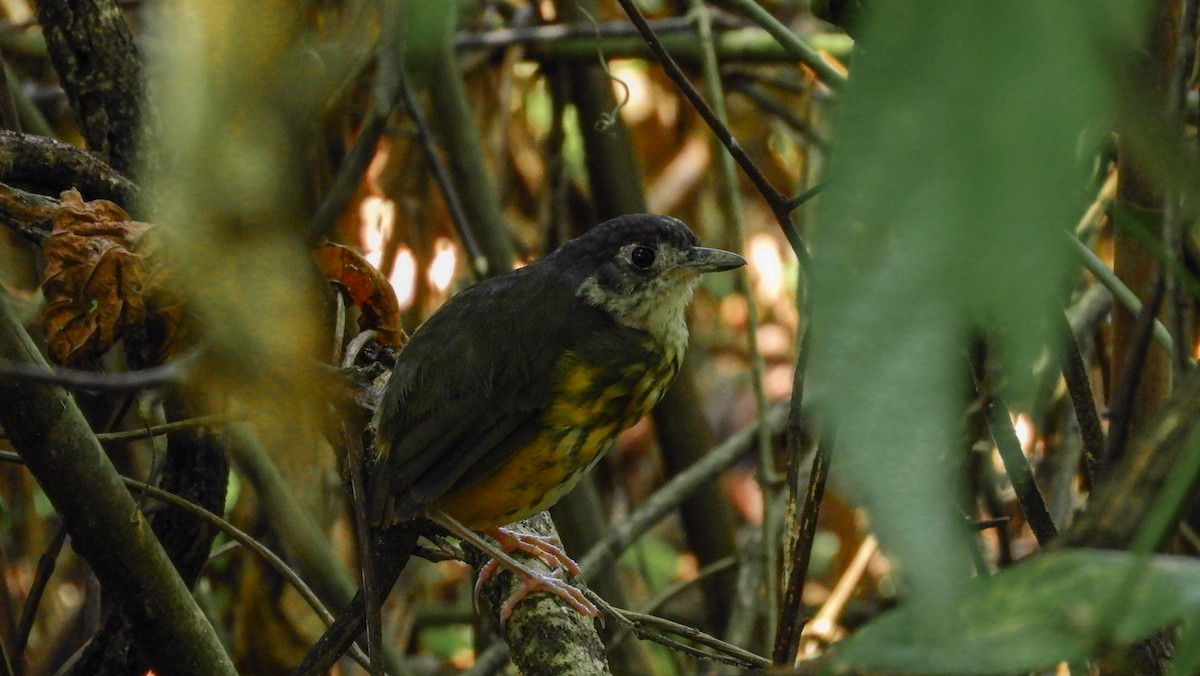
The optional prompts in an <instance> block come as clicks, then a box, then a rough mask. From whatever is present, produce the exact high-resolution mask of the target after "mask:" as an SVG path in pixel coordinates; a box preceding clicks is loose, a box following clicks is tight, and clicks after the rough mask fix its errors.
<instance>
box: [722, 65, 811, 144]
mask: <svg viewBox="0 0 1200 676" xmlns="http://www.w3.org/2000/svg"><path fill="white" fill-rule="evenodd" d="M729 88H730V89H732V90H733V91H735V92H737V93H739V94H741V95H742V96H745V97H746V98H747V99H749V100H750V101H751V102H752V103H753V104H754V105H756V106H758V107H759V109H761V110H762V111H763V112H765V113H767V114H770V115H773V116H775V117H776V118H778V119H779V120H780V121H781V122H783V123H784V124H786V125H787V126H789V127H791V128H792V130H793V131H795V132H796V133H798V134H799V135H800V136H803V137H804V138H805V139H807V140H808V142H809V143H811V144H812V145H814V146H816V148H817V149H818V150H820V151H822V152H828V151H829V142H828V141H826V140H825V139H824V138H823V137H822V136H821V135H820V134H818V133H817V131H816V130H815V129H813V127H812V125H811V124H809V123H808V122H807V121H805V120H804V119H802V118H801V117H800V116H799V115H796V114H795V113H794V112H792V109H791V108H789V107H788V106H787V105H785V104H783V103H781V102H779V101H777V100H775V99H774V98H773V97H772V96H771V95H770V94H767V93H766V92H765V91H763V90H762V89H760V88H758V87H756V86H754V84H753V83H751V82H750V81H749V80H747V79H745V78H739V79H735V80H733V81H732V82H730V83H729Z"/></svg>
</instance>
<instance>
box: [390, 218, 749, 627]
mask: <svg viewBox="0 0 1200 676" xmlns="http://www.w3.org/2000/svg"><path fill="white" fill-rule="evenodd" d="M745 264H746V261H745V260H744V259H743V258H742V257H741V256H739V255H738V254H735V253H732V252H729V251H725V250H722V249H713V248H706V247H702V246H700V245H699V243H698V241H697V238H696V235H695V234H694V233H693V232H692V230H691V229H690V228H689V227H688V226H687V225H686V224H685V223H684V222H683V221H681V220H679V219H677V218H674V217H671V216H665V215H655V214H633V215H625V216H619V217H616V218H613V219H610V220H608V221H605V222H604V223H601V224H599V225H597V226H596V227H594V228H592V229H590V230H588V231H587V232H586V233H584V234H583V235H581V236H579V237H577V238H575V239H572V240H570V241H568V242H566V243H564V244H563V245H562V246H560V247H559V248H558V249H556V250H555V251H553V252H552V253H551V254H549V255H548V256H546V257H544V258H543V259H541V260H539V261H536V262H534V263H531V264H529V265H527V266H525V267H522V268H519V269H516V270H513V271H511V272H507V273H505V274H501V275H498V276H496V277H492V278H490V279H486V280H484V281H481V282H479V283H477V284H475V285H473V286H471V287H469V288H467V289H466V290H464V291H462V292H460V293H458V294H456V295H454V296H453V297H451V298H450V299H449V300H448V301H447V302H446V303H445V304H443V305H442V307H441V308H440V309H438V310H437V311H436V312H435V313H434V314H433V315H431V316H430V317H429V318H428V319H427V320H426V321H425V322H424V324H422V325H421V326H420V327H418V328H417V330H416V331H415V332H414V333H413V335H412V337H411V338H410V340H409V342H408V343H407V344H406V345H405V346H404V348H403V350H402V351H401V352H400V354H399V355H398V357H397V361H396V365H395V367H394V369H393V371H392V374H391V376H390V379H389V381H388V384H387V386H386V389H385V391H384V394H383V396H382V398H381V400H380V402H379V405H378V407H377V409H376V413H375V417H374V423H375V427H376V428H377V433H376V449H377V451H376V455H375V457H374V461H373V463H372V465H371V467H370V469H369V470H368V478H367V509H368V514H369V516H370V519H371V522H372V523H373V524H374V525H376V526H378V527H386V526H389V525H392V524H396V523H400V522H404V521H406V520H411V519H414V518H417V517H421V516H424V517H427V518H429V519H431V520H433V521H435V522H437V523H439V524H441V525H443V526H445V527H446V528H447V529H448V530H450V531H451V532H452V533H454V534H456V535H459V536H460V537H462V538H464V539H466V540H468V541H470V542H471V543H472V544H477V545H478V544H479V542H480V540H482V539H481V538H478V536H477V535H476V532H484V533H487V534H488V535H490V536H492V537H493V538H495V539H496V540H497V541H498V542H500V543H501V551H499V552H497V551H495V550H494V549H493V550H488V553H489V554H491V555H492V556H493V557H496V558H498V559H500V561H499V562H498V563H503V564H504V565H506V566H508V567H512V566H513V565H517V566H518V567H520V564H515V561H513V560H512V559H511V558H510V557H509V558H506V557H505V556H504V555H506V554H507V553H508V552H509V551H512V550H514V549H522V550H525V551H528V552H530V553H533V554H535V555H537V556H539V557H541V558H542V559H544V560H546V561H547V562H548V563H550V564H551V566H552V567H554V568H559V569H563V570H566V571H567V572H569V573H570V574H571V575H573V576H577V575H578V573H579V571H578V567H577V566H575V564H574V562H573V561H571V560H570V558H569V557H567V556H566V554H565V553H563V552H562V550H561V547H559V546H558V545H557V543H554V542H548V541H545V540H542V539H538V538H536V537H534V536H528V535H518V534H516V533H514V532H512V531H509V530H508V529H506V528H504V527H505V526H508V525H510V524H512V523H514V522H517V521H520V520H522V519H525V518H528V517H530V516H532V515H533V514H536V513H538V512H540V511H542V510H545V509H547V508H549V507H550V506H551V505H553V504H554V503H555V502H557V501H558V500H559V499H560V498H561V497H562V496H563V495H565V494H566V493H567V492H568V491H569V490H570V489H571V488H572V487H573V486H574V485H575V484H576V483H577V482H578V481H579V480H580V479H581V478H582V477H583V476H584V475H585V474H586V472H587V471H588V469H590V468H591V467H593V466H594V465H595V464H596V463H597V462H598V461H599V459H600V458H601V457H603V456H604V454H605V453H607V452H608V451H609V449H611V448H612V447H613V445H614V444H615V443H616V440H617V437H618V436H619V435H620V433H621V432H622V431H624V430H626V429H628V428H629V427H631V426H633V425H634V423H636V422H637V421H638V420H640V419H641V418H642V417H644V416H645V415H647V414H648V413H649V412H650V410H651V409H652V408H653V407H654V405H655V404H656V403H658V401H659V399H661V398H662V396H663V394H664V393H665V392H666V390H667V387H668V386H669V385H670V383H671V381H672V379H673V378H674V377H675V374H676V373H677V372H678V371H679V367H680V364H681V363H682V361H683V357H684V352H685V350H686V348H687V343H688V327H687V321H686V316H685V313H686V308H687V306H688V303H689V302H690V300H691V298H692V294H693V291H694V289H695V288H696V286H697V284H698V283H699V281H700V279H701V276H702V275H703V274H704V273H708V272H717V271H723V270H732V269H734V268H738V267H741V266H743V265H745ZM484 542H485V543H486V541H484ZM495 565H496V562H494V563H492V564H489V567H490V568H489V567H485V570H484V571H482V572H481V574H480V576H479V578H480V582H482V580H483V579H485V577H486V574H487V573H490V572H491V570H494V566H495ZM515 572H517V573H518V574H519V575H520V576H521V577H522V578H523V579H524V580H526V583H525V584H524V585H523V587H522V588H521V590H520V591H518V592H517V594H516V595H514V597H513V598H510V600H509V601H508V602H506V603H505V605H504V609H503V611H502V613H501V618H502V619H504V618H506V617H507V614H508V612H510V611H511V609H512V607H513V604H515V602H516V601H517V600H519V598H521V597H523V596H524V595H526V594H528V593H532V592H533V591H548V592H550V593H554V594H557V595H559V596H560V597H562V598H564V599H565V600H567V602H568V603H570V604H571V605H572V606H574V607H575V608H576V609H577V610H579V611H580V612H582V613H585V614H589V615H595V614H596V610H595V607H594V606H593V605H592V604H591V602H590V601H588V600H587V599H586V598H585V597H583V595H582V594H581V593H580V592H579V590H578V589H576V588H575V587H573V586H571V585H569V584H567V583H566V582H565V581H563V579H561V578H558V577H554V576H545V575H540V574H537V573H534V572H532V571H530V570H528V569H527V568H525V569H524V570H516V571H515ZM476 593H477V594H478V586H477V587H476Z"/></svg>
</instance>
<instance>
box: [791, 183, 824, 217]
mask: <svg viewBox="0 0 1200 676" xmlns="http://www.w3.org/2000/svg"><path fill="white" fill-rule="evenodd" d="M825 186H826V184H825V183H818V184H816V185H814V186H813V187H811V188H809V189H808V190H805V191H804V192H802V193H800V194H799V195H796V196H795V197H793V198H791V199H790V200H788V201H787V207H788V210H789V211H795V210H796V209H799V208H800V207H802V206H804V204H806V203H807V202H808V201H809V200H810V199H812V198H814V197H816V196H817V195H820V194H821V191H823V190H825Z"/></svg>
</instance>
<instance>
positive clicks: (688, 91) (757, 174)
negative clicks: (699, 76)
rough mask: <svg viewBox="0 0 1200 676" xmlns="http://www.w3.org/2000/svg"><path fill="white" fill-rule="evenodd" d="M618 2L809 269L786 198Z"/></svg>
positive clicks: (626, 3) (633, 9)
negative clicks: (765, 203) (757, 193)
mask: <svg viewBox="0 0 1200 676" xmlns="http://www.w3.org/2000/svg"><path fill="white" fill-rule="evenodd" d="M617 2H618V3H619V4H620V5H621V9H623V10H625V13H626V14H627V15H629V20H630V21H632V22H633V25H634V26H637V29H638V32H639V33H641V34H642V39H643V40H645V41H646V46H648V47H649V48H650V51H651V52H652V53H653V54H654V58H655V59H657V60H658V62H659V64H661V65H662V67H663V70H665V71H666V73H667V76H668V77H670V78H671V80H672V81H673V82H674V83H675V86H677V87H679V90H680V92H682V93H683V95H684V97H685V98H687V100H688V102H689V103H691V104H692V107H693V108H695V109H696V112H697V113H699V114H700V117H701V119H703V120H704V123H705V124H707V125H708V128H709V129H711V130H712V132H713V134H715V135H716V136H717V139H719V140H720V141H721V145H723V146H725V149H726V150H727V151H729V154H730V155H733V159H734V160H735V161H736V162H737V163H738V166H739V167H741V168H742V171H743V172H745V174H746V176H747V177H748V178H749V179H750V182H751V183H753V184H754V187H755V188H756V189H757V190H758V192H759V194H761V195H762V197H763V199H764V200H766V202H767V205H768V206H769V207H770V208H771V213H773V214H774V215H775V220H776V221H778V223H779V227H780V228H781V229H782V230H783V234H784V235H785V236H786V237H787V240H788V243H789V244H790V245H791V247H792V251H793V252H795V254H796V258H797V259H798V260H799V261H800V265H801V267H802V268H804V270H806V271H807V270H810V269H812V266H811V265H810V259H809V254H808V247H807V245H805V243H804V239H803V238H802V237H801V236H800V233H799V232H797V231H796V228H795V226H794V225H793V224H792V218H791V210H790V209H789V208H788V199H787V198H786V197H784V196H783V194H782V193H780V192H779V191H778V190H776V189H775V186H773V185H771V182H770V181H769V180H767V177H766V175H765V174H763V172H762V170H761V169H759V168H758V165H756V164H755V163H754V160H753V159H751V158H750V154H749V153H747V152H746V149H745V148H743V147H742V145H741V143H739V142H738V140H737V139H736V138H734V136H733V133H732V132H730V131H729V127H727V126H725V125H724V124H723V123H722V122H721V119H720V118H719V117H718V116H717V114H716V112H715V111H713V109H712V107H711V106H709V105H708V102H707V101H705V100H704V97H703V96H701V95H700V92H698V91H696V88H695V87H694V86H692V83H691V82H689V81H688V79H687V75H685V74H684V72H683V69H682V68H680V67H679V64H678V63H676V62H675V60H674V59H673V58H671V55H670V54H669V53H667V50H666V49H665V48H663V46H662V43H661V42H660V41H659V39H658V36H657V35H655V34H654V31H653V30H651V28H650V26H649V24H647V23H646V17H644V16H642V12H641V10H639V9H638V8H637V6H636V5H635V4H634V2H633V0H617Z"/></svg>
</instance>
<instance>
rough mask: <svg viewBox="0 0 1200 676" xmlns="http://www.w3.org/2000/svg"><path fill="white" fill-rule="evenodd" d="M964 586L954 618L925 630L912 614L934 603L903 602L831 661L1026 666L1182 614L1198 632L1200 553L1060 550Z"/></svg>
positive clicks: (954, 670) (1073, 656)
mask: <svg viewBox="0 0 1200 676" xmlns="http://www.w3.org/2000/svg"><path fill="white" fill-rule="evenodd" d="M964 592H965V593H964V594H963V596H962V598H961V600H960V603H959V604H958V607H957V609H956V610H955V612H954V616H953V621H952V622H949V623H946V624H945V625H944V626H942V627H940V628H939V630H938V631H934V632H923V631H922V630H921V629H920V628H919V627H920V623H914V620H915V619H916V618H919V617H920V616H921V615H922V614H923V613H924V612H926V611H927V610H929V608H927V607H923V606H925V605H926V604H924V603H923V602H922V601H916V602H914V603H911V604H907V605H904V606H902V607H900V608H897V609H896V610H893V611H891V612H888V613H886V614H884V615H882V616H880V617H879V618H878V619H876V620H875V621H873V622H871V623H870V624H868V625H866V626H864V627H863V628H862V629H860V630H859V631H858V632H857V633H856V634H854V635H853V636H852V637H850V638H849V639H847V640H845V641H843V642H842V643H840V644H838V645H837V647H836V650H835V653H834V654H835V656H834V657H833V659H832V660H831V661H830V663H829V669H830V670H831V671H854V670H868V671H886V672H888V673H902V672H909V673H912V672H918V673H922V674H995V673H1019V672H1027V671H1031V670H1034V669H1043V668H1049V667H1053V666H1054V665H1055V664H1057V663H1059V662H1071V661H1078V660H1082V659H1084V658H1087V657H1089V656H1091V655H1093V654H1095V653H1096V651H1097V650H1098V648H1101V647H1106V646H1111V645H1113V644H1118V645H1124V644H1129V643H1133V642H1135V641H1138V640H1140V639H1142V638H1145V637H1146V636H1148V635H1150V634H1151V633H1153V632H1155V631H1156V630H1159V629H1162V628H1164V627H1166V626H1169V625H1171V624H1173V623H1175V622H1178V621H1180V620H1185V619H1186V620H1189V625H1188V628H1189V629H1190V630H1191V632H1192V633H1191V635H1193V636H1194V635H1195V631H1196V629H1197V627H1196V626H1195V624H1194V622H1193V621H1194V620H1195V619H1196V618H1198V617H1200V562H1197V561H1196V560H1195V559H1190V558H1182V557H1172V556H1151V557H1139V556H1137V555H1134V554H1126V553H1121V552H1106V551H1099V550H1071V551H1062V552H1057V553H1054V554H1047V555H1044V556H1037V557H1034V558H1032V559H1029V560H1027V561H1025V562H1023V563H1021V564H1019V565H1017V566H1014V567H1013V568H1010V569H1008V570H1006V571H1004V572H1002V573H999V574H997V575H993V576H990V577H984V578H979V579H976V580H972V581H971V582H970V584H969V585H968V586H967V588H966V589H965V590H964ZM1181 645H1182V644H1181ZM1185 673H1186V672H1185Z"/></svg>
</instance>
